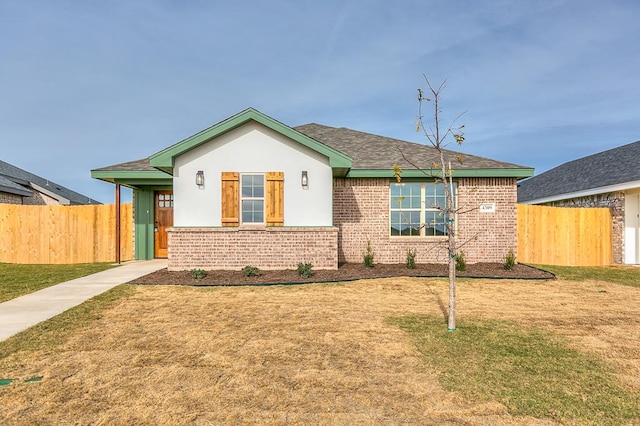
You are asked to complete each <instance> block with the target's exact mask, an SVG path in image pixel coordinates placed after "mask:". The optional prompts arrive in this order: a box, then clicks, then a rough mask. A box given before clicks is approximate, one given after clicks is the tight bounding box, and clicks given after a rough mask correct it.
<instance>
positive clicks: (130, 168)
mask: <svg viewBox="0 0 640 426" xmlns="http://www.w3.org/2000/svg"><path fill="white" fill-rule="evenodd" d="M95 170H106V171H118V172H138V171H143V172H157V171H158V169H156V168H155V167H151V165H150V164H149V159H148V158H142V159H140V160H135V161H129V162H126V163H120V164H114V165H113V166H107V167H101V168H99V169H95Z"/></svg>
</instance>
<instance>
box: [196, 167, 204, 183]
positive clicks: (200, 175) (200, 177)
mask: <svg viewBox="0 0 640 426" xmlns="http://www.w3.org/2000/svg"><path fill="white" fill-rule="evenodd" d="M196 185H198V186H202V185H204V172H203V171H202V170H198V173H196Z"/></svg>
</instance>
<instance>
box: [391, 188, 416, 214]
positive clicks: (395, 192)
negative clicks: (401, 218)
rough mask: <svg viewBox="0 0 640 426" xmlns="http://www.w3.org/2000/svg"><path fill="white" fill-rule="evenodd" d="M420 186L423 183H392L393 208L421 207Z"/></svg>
mask: <svg viewBox="0 0 640 426" xmlns="http://www.w3.org/2000/svg"><path fill="white" fill-rule="evenodd" d="M420 186H421V184H419V183H392V184H391V208H392V209H419V208H420Z"/></svg>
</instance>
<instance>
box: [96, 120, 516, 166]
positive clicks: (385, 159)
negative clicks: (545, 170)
mask: <svg viewBox="0 0 640 426" xmlns="http://www.w3.org/2000/svg"><path fill="white" fill-rule="evenodd" d="M293 129H295V130H297V131H298V132H300V133H303V134H304V135H306V136H309V137H310V138H312V139H315V140H316V141H317V142H320V143H322V144H324V145H327V146H329V147H331V148H333V149H335V150H337V151H340V152H341V153H343V154H346V155H348V156H349V157H351V158H352V159H353V164H352V169H355V170H393V166H394V165H395V164H398V165H400V166H401V167H402V168H403V169H412V168H414V167H413V166H411V165H410V164H409V163H407V162H406V161H405V160H404V159H403V158H402V154H404V155H405V156H406V157H407V158H410V159H411V161H412V162H413V163H415V164H417V165H418V166H419V167H420V168H422V169H431V167H432V165H433V164H434V163H439V162H440V157H439V154H438V152H437V151H436V150H435V148H433V147H431V146H429V145H423V144H419V143H413V142H407V141H403V140H399V139H393V138H388V137H385V136H380V135H374V134H371V133H365V132H360V131H357V130H351V129H347V128H344V127H340V128H337V127H329V126H323V125H321V124H316V123H310V124H304V125H302V126H297V127H293ZM458 154H460V153H458V152H455V151H448V150H445V159H446V161H448V160H451V161H452V162H455V167H456V168H457V169H511V168H515V169H521V168H527V167H526V166H519V165H516V164H511V163H505V162H501V161H496V160H492V159H489V158H484V157H479V156H475V155H467V154H462V163H461V164H460V163H458V162H457V160H456V156H457V155H458ZM96 170H106V171H142V170H149V171H151V170H157V169H155V168H153V167H151V166H150V165H149V159H142V160H136V161H131V162H128V163H121V164H116V165H113V166H108V167H103V168H100V169H96Z"/></svg>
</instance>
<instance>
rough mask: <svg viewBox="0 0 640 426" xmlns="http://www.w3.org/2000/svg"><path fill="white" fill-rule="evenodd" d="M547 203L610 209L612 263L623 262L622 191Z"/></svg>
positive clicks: (560, 205)
mask: <svg viewBox="0 0 640 426" xmlns="http://www.w3.org/2000/svg"><path fill="white" fill-rule="evenodd" d="M547 205H550V206H554V207H607V208H609V209H610V210H611V219H612V222H613V229H612V235H611V238H612V239H613V247H612V251H613V253H612V257H613V263H615V264H622V263H623V253H624V192H609V193H606V194H596V195H590V196H587V197H578V198H570V199H568V200H561V201H554V202H553V203H548V204H547Z"/></svg>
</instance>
